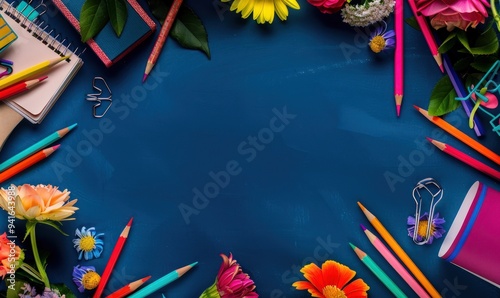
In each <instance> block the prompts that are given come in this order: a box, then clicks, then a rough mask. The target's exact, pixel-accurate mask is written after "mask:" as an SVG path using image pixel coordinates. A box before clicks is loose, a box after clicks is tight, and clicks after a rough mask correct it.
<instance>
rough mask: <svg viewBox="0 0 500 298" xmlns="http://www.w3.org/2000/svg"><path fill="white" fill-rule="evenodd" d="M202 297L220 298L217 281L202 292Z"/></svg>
mask: <svg viewBox="0 0 500 298" xmlns="http://www.w3.org/2000/svg"><path fill="white" fill-rule="evenodd" d="M200 298H220V294H219V292H218V291H217V282H215V283H214V284H213V285H211V286H210V287H208V288H207V289H206V290H205V291H203V293H201V296H200Z"/></svg>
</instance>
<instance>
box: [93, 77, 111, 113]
mask: <svg viewBox="0 0 500 298" xmlns="http://www.w3.org/2000/svg"><path fill="white" fill-rule="evenodd" d="M96 81H102V82H103V83H104V86H105V87H106V89H108V92H109V96H108V97H101V95H102V89H101V88H99V87H97V85H96ZM92 87H93V88H94V89H95V90H96V91H97V92H98V93H89V94H87V100H88V101H93V102H96V103H95V104H94V106H93V108H92V115H93V116H94V117H95V118H102V117H103V116H104V115H106V113H107V112H108V110H109V108H111V105H112V104H113V99H112V98H111V96H112V94H111V89H110V88H109V86H108V83H106V81H105V80H104V78H102V77H94V79H93V80H92ZM103 101H108V102H109V104H108V106H107V107H106V109H105V110H104V112H102V113H100V114H99V113H98V112H97V109H98V108H99V107H100V106H101V105H102V102H103Z"/></svg>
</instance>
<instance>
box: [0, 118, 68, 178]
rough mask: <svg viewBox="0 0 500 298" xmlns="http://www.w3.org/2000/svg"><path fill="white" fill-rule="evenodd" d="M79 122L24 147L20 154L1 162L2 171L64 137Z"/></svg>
mask: <svg viewBox="0 0 500 298" xmlns="http://www.w3.org/2000/svg"><path fill="white" fill-rule="evenodd" d="M76 125H77V124H76V123H75V124H73V125H71V126H68V127H65V128H63V129H60V130H58V131H56V132H54V133H52V134H50V135H49V136H47V137H45V138H44V139H42V140H40V141H38V142H36V143H35V144H33V145H31V146H30V147H28V148H26V149H24V150H23V151H21V152H19V153H18V154H16V155H14V156H12V157H11V158H9V159H7V160H6V161H4V162H2V163H1V164H0V173H1V172H2V171H3V170H5V169H7V168H8V167H11V166H12V165H14V164H16V163H18V162H20V161H21V160H23V159H25V158H27V157H28V156H30V155H33V154H35V153H36V152H38V151H39V150H41V149H42V148H45V147H47V146H48V145H50V144H52V143H54V142H55V141H57V140H59V139H61V138H62V137H64V136H65V135H66V134H67V133H68V132H70V131H71V130H72V129H73V128H74V127H75V126H76Z"/></svg>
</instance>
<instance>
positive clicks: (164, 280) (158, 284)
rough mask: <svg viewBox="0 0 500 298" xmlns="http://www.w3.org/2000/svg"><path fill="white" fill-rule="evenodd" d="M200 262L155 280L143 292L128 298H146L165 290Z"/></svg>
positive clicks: (140, 291)
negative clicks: (164, 288) (162, 289)
mask: <svg viewBox="0 0 500 298" xmlns="http://www.w3.org/2000/svg"><path fill="white" fill-rule="evenodd" d="M196 264H198V262H194V263H193V264H191V265H187V266H184V267H182V268H179V269H177V270H174V271H172V272H170V273H169V274H167V275H165V276H163V277H161V278H159V279H157V280H155V281H154V282H152V283H150V284H149V285H147V286H146V287H144V288H142V289H141V290H139V291H137V292H135V293H134V294H132V295H130V296H128V298H144V297H147V296H148V295H149V294H151V293H153V292H156V291H158V290H159V289H161V288H163V287H164V286H166V285H168V284H169V283H171V282H173V281H174V280H176V279H178V278H179V277H181V276H182V275H184V273H186V272H188V271H189V269H191V268H193V267H194V266H196Z"/></svg>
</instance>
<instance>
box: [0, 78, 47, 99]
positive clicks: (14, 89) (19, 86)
mask: <svg viewBox="0 0 500 298" xmlns="http://www.w3.org/2000/svg"><path fill="white" fill-rule="evenodd" d="M46 78H47V76H44V77H41V78H38V79H34V80H29V81H24V82H19V83H16V84H14V85H12V86H9V87H7V88H5V89H3V90H0V100H4V99H7V98H9V97H11V96H14V95H16V94H18V93H21V92H24V91H28V90H30V89H31V88H34V87H36V86H37V85H38V84H40V83H41V82H42V81H43V80H45V79H46Z"/></svg>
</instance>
